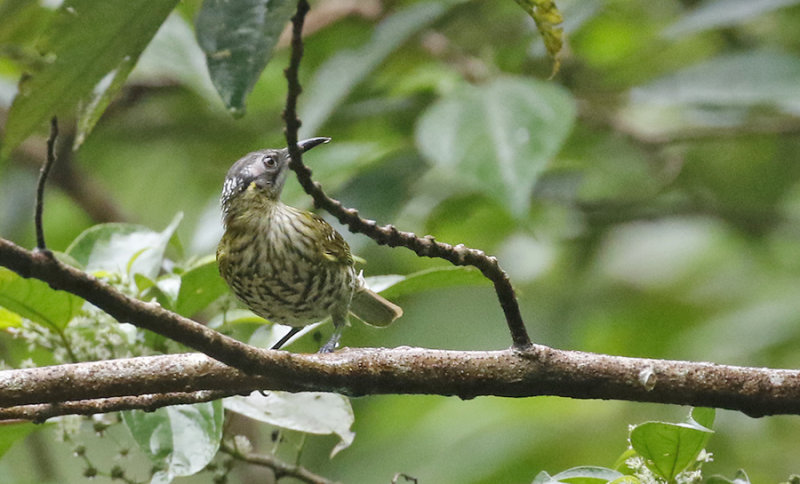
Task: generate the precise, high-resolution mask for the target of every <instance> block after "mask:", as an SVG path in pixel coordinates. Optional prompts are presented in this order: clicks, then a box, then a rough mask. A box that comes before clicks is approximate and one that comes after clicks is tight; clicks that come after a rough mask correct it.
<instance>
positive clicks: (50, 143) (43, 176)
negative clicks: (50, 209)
mask: <svg viewBox="0 0 800 484" xmlns="http://www.w3.org/2000/svg"><path fill="white" fill-rule="evenodd" d="M57 137H58V119H56V117H55V116H53V119H51V120H50V136H49V137H48V138H47V159H46V160H45V162H44V164H43V165H42V169H41V170H39V181H38V182H37V183H36V209H35V211H34V214H33V223H34V225H35V229H36V248H37V249H39V250H47V245H46V244H45V243H44V227H43V225H42V213H43V212H44V185H45V183H47V175H49V174H50V169H51V168H53V163H55V162H56V148H55V146H56V138H57Z"/></svg>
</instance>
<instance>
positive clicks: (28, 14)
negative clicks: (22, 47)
mask: <svg viewBox="0 0 800 484" xmlns="http://www.w3.org/2000/svg"><path fill="white" fill-rule="evenodd" d="M50 16H51V11H50V9H47V8H44V7H42V6H41V5H39V2H31V1H30V0H5V1H4V2H0V19H3V21H2V22H0V45H3V44H28V43H31V41H32V40H34V39H36V37H37V36H38V35H39V33H40V31H41V30H42V29H43V28H44V27H45V26H46V25H47V23H48V21H49V20H50ZM4 54H6V55H7V54H8V53H7V52H4Z"/></svg>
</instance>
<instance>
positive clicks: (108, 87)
mask: <svg viewBox="0 0 800 484" xmlns="http://www.w3.org/2000/svg"><path fill="white" fill-rule="evenodd" d="M135 65H136V59H134V58H132V57H126V58H124V59H122V62H120V63H119V65H118V66H117V67H116V68H115V69H114V70H113V71H112V72H111V73H109V74H108V76H106V77H105V78H103V80H102V81H101V82H100V83H99V84H98V85H97V86H96V88H95V89H94V90H93V91H92V92H91V93H90V94H89V95H88V97H87V99H85V100H84V101H82V102H81V103H80V104H79V106H78V126H77V131H76V133H75V141H74V142H73V144H72V147H73V149H76V150H77V149H78V147H80V145H82V144H83V142H84V141H86V137H87V136H89V133H91V132H92V130H93V129H94V126H95V125H96V124H97V122H98V121H100V117H101V116H102V115H103V113H104V112H105V110H106V108H107V107H108V105H109V104H111V101H112V99H113V98H114V96H116V94H117V93H118V92H119V90H120V89H122V85H123V84H125V80H126V79H128V75H129V74H130V73H131V71H132V70H133V67H134V66H135Z"/></svg>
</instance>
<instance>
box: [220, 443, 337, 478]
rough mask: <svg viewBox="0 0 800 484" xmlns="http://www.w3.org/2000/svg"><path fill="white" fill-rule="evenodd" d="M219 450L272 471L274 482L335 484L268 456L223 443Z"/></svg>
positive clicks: (304, 469)
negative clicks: (297, 481)
mask: <svg viewBox="0 0 800 484" xmlns="http://www.w3.org/2000/svg"><path fill="white" fill-rule="evenodd" d="M220 450H221V451H222V452H225V453H226V454H228V455H230V456H232V457H234V458H235V459H239V460H240V461H242V462H246V463H248V464H253V465H257V466H261V467H266V468H268V469H272V472H273V473H274V474H275V481H276V482H277V481H278V480H280V479H281V478H283V477H294V478H295V479H297V480H299V481H302V482H306V483H308V484H335V481H331V480H329V479H326V478H324V477H322V476H320V475H317V474H314V473H313V472H311V471H309V470H308V469H306V468H305V467H300V466H298V465H292V464H287V463H286V462H282V461H280V460H278V459H277V458H275V456H273V455H270V454H257V453H255V452H242V451H240V450H239V449H236V448H234V447H231V446H230V445H228V444H226V443H225V442H223V443H222V446H221V447H220Z"/></svg>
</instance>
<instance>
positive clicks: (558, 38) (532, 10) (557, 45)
mask: <svg viewBox="0 0 800 484" xmlns="http://www.w3.org/2000/svg"><path fill="white" fill-rule="evenodd" d="M514 1H515V2H517V4H518V5H519V6H520V7H522V9H523V10H525V11H526V12H527V13H528V15H530V16H531V18H532V19H533V21H534V22H536V28H537V29H538V30H539V34H540V35H541V36H542V40H544V46H545V48H546V49H547V53H548V54H550V57H552V58H553V70H552V73H551V76H554V75H556V74H557V73H558V70H559V68H560V67H561V59H560V58H559V54H560V53H561V48H562V47H563V46H564V29H562V28H561V23H562V22H563V21H564V18H563V17H562V16H561V12H560V11H559V10H558V7H557V6H556V2H554V1H553V0H514Z"/></svg>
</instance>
